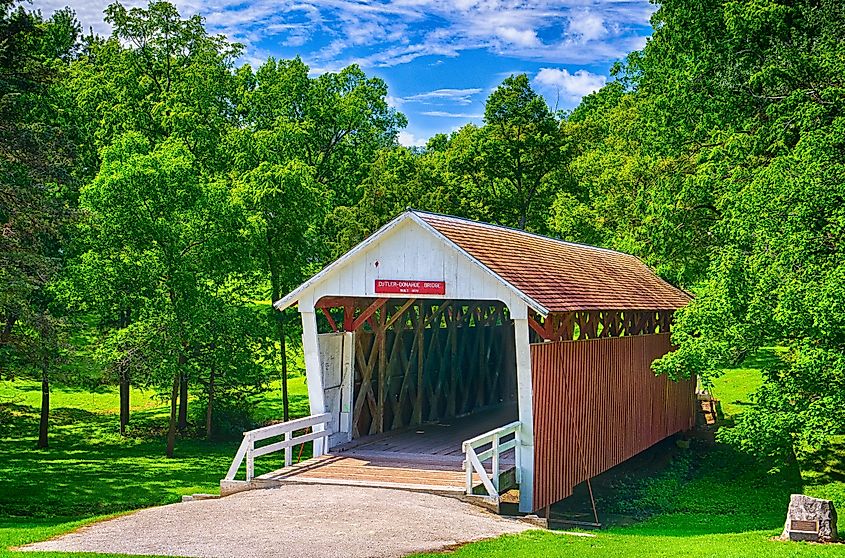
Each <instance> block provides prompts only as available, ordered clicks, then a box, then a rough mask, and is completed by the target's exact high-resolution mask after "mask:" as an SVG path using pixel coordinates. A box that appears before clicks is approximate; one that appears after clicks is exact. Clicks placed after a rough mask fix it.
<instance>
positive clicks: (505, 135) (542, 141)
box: [481, 74, 564, 229]
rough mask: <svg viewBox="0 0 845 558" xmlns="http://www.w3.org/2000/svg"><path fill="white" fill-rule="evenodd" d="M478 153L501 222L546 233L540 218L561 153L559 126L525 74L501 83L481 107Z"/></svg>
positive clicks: (542, 217) (541, 217)
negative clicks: (480, 143)
mask: <svg viewBox="0 0 845 558" xmlns="http://www.w3.org/2000/svg"><path fill="white" fill-rule="evenodd" d="M484 124H485V126H484V132H485V133H484V138H483V140H482V147H481V149H482V153H483V156H484V164H485V167H486V171H487V174H488V176H489V178H490V181H491V185H492V190H493V191H492V192H491V193H492V194H493V196H494V200H495V202H494V203H495V209H496V212H497V214H498V215H500V217H499V218H498V219H497V220H499V221H503V222H512V223H514V224H515V225H516V226H517V227H519V228H521V229H524V228H526V227H527V226H528V225H529V224H530V225H532V228H535V229H536V228H541V229H545V226H546V219H545V215H543V213H542V212H538V213H539V214H540V218H536V217H535V213H534V212H533V210H534V209H536V208H538V207H546V206H547V205H548V201H547V197H548V196H549V194H550V192H551V191H553V188H552V184H551V183H550V178H551V176H552V174H553V172H554V171H555V169H557V168H558V167H560V165H561V163H562V161H563V156H564V151H563V147H564V146H563V142H562V141H561V134H560V129H559V126H558V121H557V119H556V118H555V117H554V114H552V112H551V110H549V106H548V105H547V104H546V101H545V99H543V97H541V96H540V95H538V94H537V93H536V92H535V91H534V90H533V89H532V88H531V84H530V82H529V81H528V76H526V75H525V74H520V75H514V76H510V77H508V78H505V80H504V82H502V85H500V86H499V87H498V88H496V90H495V91H493V93H492V94H491V95H490V97H489V98H488V99H487V103H486V105H485V107H484Z"/></svg>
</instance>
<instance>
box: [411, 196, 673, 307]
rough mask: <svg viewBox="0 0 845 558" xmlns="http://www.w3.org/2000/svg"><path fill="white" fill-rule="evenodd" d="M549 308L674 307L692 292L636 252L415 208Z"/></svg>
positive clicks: (473, 255) (417, 213)
mask: <svg viewBox="0 0 845 558" xmlns="http://www.w3.org/2000/svg"><path fill="white" fill-rule="evenodd" d="M414 213H415V214H416V215H417V216H418V217H419V218H420V219H422V220H423V221H425V222H426V223H427V224H428V225H430V226H431V227H433V228H434V229H435V230H437V231H438V232H440V234H442V235H443V236H445V237H446V238H448V239H449V240H451V241H452V242H454V243H455V244H457V245H458V246H459V247H460V248H462V249H463V250H465V251H466V252H467V253H469V254H470V255H471V256H472V257H474V258H475V259H477V260H478V261H479V262H481V263H482V264H484V265H485V266H486V267H488V268H489V269H490V270H491V271H493V272H494V273H496V274H497V275H499V276H500V277H501V278H502V279H504V280H505V281H507V282H508V283H510V284H511V285H513V286H514V287H516V288H517V289H519V290H520V291H522V292H523V293H524V294H525V295H527V296H529V297H530V298H532V299H534V300H535V301H537V302H538V303H540V304H542V305H543V306H544V307H545V308H546V309H547V310H549V311H550V312H567V311H574V310H670V309H676V308H681V307H683V306H686V304H687V303H688V302H689V301H690V296H689V295H688V294H686V293H685V292H684V291H682V290H680V289H678V288H676V287H673V286H672V285H670V284H669V283H667V282H666V281H664V280H662V279H660V278H659V277H658V276H657V275H655V274H654V272H652V271H651V269H649V268H648V266H646V265H645V264H644V263H643V262H641V261H640V260H639V259H638V258H636V257H635V256H631V255H630V254H623V253H622V252H615V251H613V250H606V249H604V248H596V247H593V246H586V245H583V244H574V243H571V242H564V241H562V240H556V239H553V238H548V237H544V236H540V235H535V234H531V233H527V232H524V231H519V230H515V229H510V228H507V227H501V226H497V225H490V224H487V223H479V222H476V221H470V220H467V219H461V218H458V217H451V216H447V215H438V214H433V213H425V212H418V211H415V212H414Z"/></svg>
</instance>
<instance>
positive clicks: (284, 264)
mask: <svg viewBox="0 0 845 558" xmlns="http://www.w3.org/2000/svg"><path fill="white" fill-rule="evenodd" d="M238 78H239V83H240V84H241V85H240V88H239V89H240V91H241V97H240V102H239V103H238V107H239V113H240V115H241V118H242V121H241V126H240V127H239V129H237V130H234V131H233V132H232V134H231V136H230V138H229V139H230V142H229V150H230V152H231V155H232V159H233V161H234V164H233V170H235V172H236V184H235V191H236V194H237V196H238V198H239V199H240V201H241V202H242V204H243V207H244V208H245V209H246V210H247V211H248V213H249V215H250V220H249V222H250V224H251V230H252V232H253V235H252V237H253V239H254V240H255V242H254V246H255V250H256V254H257V256H258V258H259V260H258V261H262V262H263V263H264V266H263V269H264V271H265V272H266V274H267V278H268V279H269V284H270V299H271V301H272V302H274V303H275V302H276V301H277V300H279V298H281V296H282V295H284V294H285V293H286V292H287V291H288V290H290V289H292V288H294V287H295V286H296V285H297V284H298V283H299V282H301V281H302V279H303V278H304V277H305V276H306V275H307V274H308V273H309V272H310V271H313V269H314V268H315V267H317V266H319V265H321V264H322V263H324V262H325V261H326V259H327V258H328V255H329V251H328V246H327V243H326V242H323V241H319V240H318V235H319V233H320V231H322V230H324V229H323V227H324V221H325V219H326V214H327V212H328V209H329V207H330V204H333V203H334V204H337V203H349V202H350V201H355V200H357V199H358V197H359V196H360V194H359V192H358V185H359V182H360V180H361V179H362V177H363V176H365V175H366V173H367V170H368V166H369V164H370V162H371V161H372V159H373V158H374V157H375V156H376V153H377V152H378V150H379V149H380V148H383V147H385V146H387V145H392V144H393V143H394V141H395V136H396V132H397V129H398V127H400V126H404V124H405V119H404V117H403V116H402V115H401V114H399V113H397V112H396V111H395V110H393V109H391V108H390V107H389V106H388V104H387V102H386V100H385V97H386V94H387V87H386V85H385V84H384V82H383V81H382V80H379V79H377V78H368V77H367V76H366V75H365V74H364V73H363V72H362V71H361V70H360V68H358V67H356V66H350V67H348V68H346V69H344V70H342V71H340V72H338V73H326V74H323V75H321V76H319V77H316V78H311V77H309V75H308V67H307V66H306V65H305V64H304V63H303V62H302V61H301V60H300V59H298V58H296V59H293V60H287V61H276V60H274V59H270V60H268V61H267V62H266V63H265V64H263V65H262V66H261V67H259V68H258V69H257V70H256V71H255V72H254V73H253V72H252V71H251V70H250V69H249V68H243V69H241V71H240V72H239V73H238ZM271 312H272V316H271V321H272V322H273V323H274V324H275V327H276V330H277V332H278V340H279V346H280V358H281V367H282V389H283V400H284V401H283V409H284V410H283V413H284V418H285V419H286V420H287V418H288V397H287V358H286V335H285V328H284V316H283V315H281V314H279V313H278V312H275V311H271Z"/></svg>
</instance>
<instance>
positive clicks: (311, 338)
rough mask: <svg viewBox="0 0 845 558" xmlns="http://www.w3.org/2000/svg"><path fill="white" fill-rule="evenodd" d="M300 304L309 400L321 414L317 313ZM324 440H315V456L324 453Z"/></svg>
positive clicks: (323, 405)
mask: <svg viewBox="0 0 845 558" xmlns="http://www.w3.org/2000/svg"><path fill="white" fill-rule="evenodd" d="M306 310H307V309H306V308H305V307H304V305H302V304H300V306H299V313H300V316H301V317H302V352H303V353H304V356H305V380H306V383H307V385H308V402H309V404H310V407H311V414H312V415H321V414H323V413H325V412H326V402H325V392H324V391H323V371H322V368H321V366H320V351H319V348H318V345H317V343H318V337H317V315H316V314H315V313H314V309H313V308H311V309H310V311H306ZM324 428H325V427H324V425H322V424H321V425H318V426H316V427H315V430H317V431H320V430H322V429H324ZM323 449H324V448H323V440H322V439H317V440H314V451H313V454H314V457H317V456H320V455H323Z"/></svg>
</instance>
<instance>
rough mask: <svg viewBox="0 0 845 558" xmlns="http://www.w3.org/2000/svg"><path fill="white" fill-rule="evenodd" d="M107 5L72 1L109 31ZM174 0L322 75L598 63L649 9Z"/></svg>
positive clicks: (644, 21)
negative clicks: (469, 56) (428, 65)
mask: <svg viewBox="0 0 845 558" xmlns="http://www.w3.org/2000/svg"><path fill="white" fill-rule="evenodd" d="M111 1H112V0H85V1H79V2H76V3H75V4H76V5H75V6H74V8H75V9H76V11H77V15H78V17H79V19H80V21H81V23H82V24H83V27H84V28H85V29H86V30H87V29H88V27H89V26H90V27H93V28H94V30H95V31H96V32H99V33H108V32H109V27H108V25H106V24H105V23H104V22H103V15H102V10H103V9H104V8H105V7H106V6H107V5H108V4H109V3H110V2H111ZM173 1H174V2H175V4H176V6H177V7H178V8H179V10H180V12H181V13H182V14H183V16H188V15H193V14H196V13H199V14H200V15H202V16H203V17H205V19H206V23H207V27H208V29H209V30H210V31H211V32H214V33H222V34H224V35H226V36H227V37H228V38H229V39H230V40H235V41H239V42H242V43H244V44H245V45H246V47H247V56H249V55H251V54H253V52H251V51H254V50H257V48H258V47H259V46H260V47H261V48H263V49H266V50H270V51H272V50H273V48H272V46H270V45H272V44H275V45H280V46H286V47H287V48H290V49H296V51H295V52H298V53H300V54H302V55H303V56H304V57H305V58H306V59H307V60H308V61H309V62H310V63H311V65H313V66H317V67H326V68H337V67H343V66H345V65H347V64H349V63H352V62H357V63H360V64H361V65H362V66H364V67H369V68H372V67H385V66H395V65H398V64H405V63H408V62H411V61H412V60H415V59H417V58H419V57H422V56H437V57H440V58H443V57H455V56H458V55H459V54H460V53H461V52H464V51H467V50H474V49H480V50H487V51H489V52H492V53H495V54H499V55H503V56H508V57H512V58H522V59H526V60H539V61H547V62H550V63H555V64H587V63H598V62H603V61H608V60H614V59H617V58H620V57H622V56H624V55H625V54H627V53H628V52H629V51H630V50H632V49H633V48H635V47H637V46H639V45H641V44H642V37H643V35H644V34H645V33H646V31H645V29H647V28H648V20H649V17H650V15H651V14H652V13H653V12H654V10H655V9H656V6H654V5H652V4H650V3H649V2H648V0H373V1H368V2H363V1H360V0H250V1H249V2H244V1H243V0H173ZM66 3H67V0H34V7H35V8H39V9H41V10H42V11H43V12H44V13H45V14H46V13H50V12H52V11H54V10H56V9H59V8H62V7H63V6H64V5H65V4H66ZM124 3H125V4H126V5H128V6H139V5H146V0H124ZM575 44H578V45H580V46H579V48H572V47H573V45H575Z"/></svg>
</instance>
